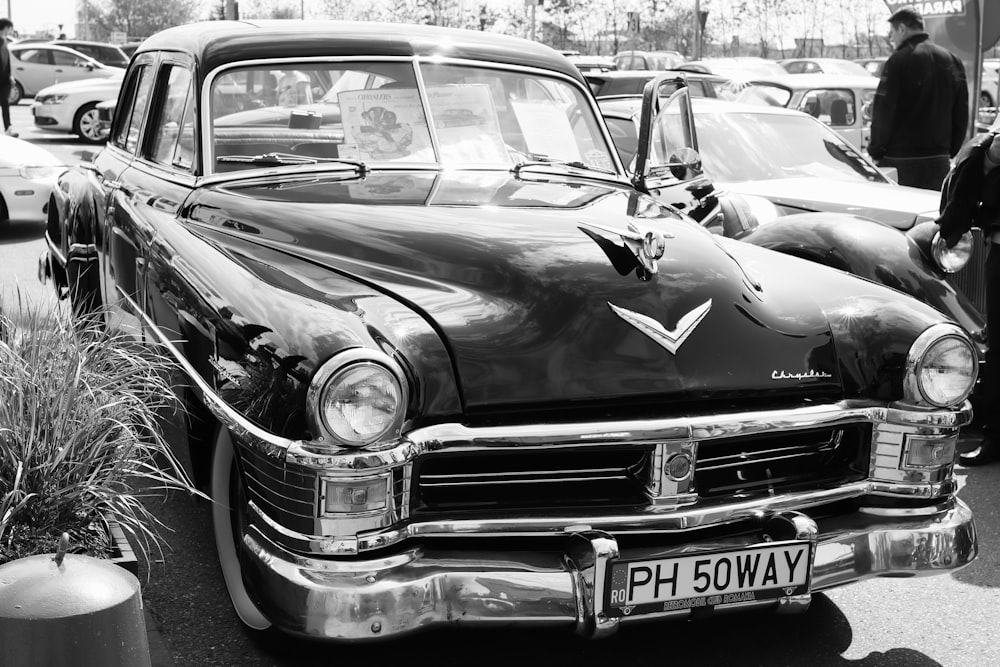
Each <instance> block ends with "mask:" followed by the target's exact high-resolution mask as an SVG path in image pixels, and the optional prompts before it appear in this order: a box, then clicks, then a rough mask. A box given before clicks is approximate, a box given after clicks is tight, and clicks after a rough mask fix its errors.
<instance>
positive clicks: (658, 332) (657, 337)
mask: <svg viewBox="0 0 1000 667" xmlns="http://www.w3.org/2000/svg"><path fill="white" fill-rule="evenodd" d="M608 306H610V307H611V310H613V311H614V313H615V315H617V316H618V317H620V318H622V319H623V320H625V321H626V322H628V323H629V324H631V325H632V326H634V327H635V328H636V329H638V330H639V331H641V332H642V333H644V334H645V335H647V336H649V337H650V338H652V339H653V341H655V342H656V343H657V344H659V345H661V346H662V347H664V348H665V349H666V350H667V351H668V352H670V353H671V354H677V348H679V347H680V346H681V345H682V344H683V343H684V341H686V340H687V338H688V336H690V335H691V333H692V332H693V331H694V329H695V327H697V326H698V324H699V323H700V322H701V321H702V320H703V319H705V316H706V315H708V311H709V310H711V309H712V300H711V299H709V300H708V301H706V302H705V303H703V304H701V305H700V306H698V307H697V308H695V309H694V310H692V311H691V312H690V313H688V314H687V315H685V316H683V317H682V318H681V319H680V320H678V321H677V326H676V327H674V328H673V329H672V330H671V329H667V328H666V327H665V326H663V325H662V324H660V323H659V322H657V321H656V320H654V319H653V318H652V317H647V316H645V315H640V314H639V313H636V312H634V311H631V310H626V309H625V308H619V307H618V306H616V305H615V304H613V303H611V302H610V301H609V302H608Z"/></svg>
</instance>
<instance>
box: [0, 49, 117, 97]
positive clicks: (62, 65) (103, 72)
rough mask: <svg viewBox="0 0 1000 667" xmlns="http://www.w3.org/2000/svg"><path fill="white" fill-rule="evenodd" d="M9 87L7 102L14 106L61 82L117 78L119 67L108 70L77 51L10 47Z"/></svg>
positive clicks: (108, 68) (105, 66)
mask: <svg viewBox="0 0 1000 667" xmlns="http://www.w3.org/2000/svg"><path fill="white" fill-rule="evenodd" d="M10 54H11V63H10V65H11V67H10V69H11V74H12V75H13V77H14V85H13V86H11V91H10V97H9V101H10V103H11V104H16V103H17V101H18V100H20V99H21V98H22V97H34V96H35V94H36V93H37V92H38V91H40V90H41V89H42V88H45V87H47V86H51V85H52V84H54V83H62V82H63V81H77V80H79V79H97V78H101V77H108V76H116V75H117V76H121V75H122V74H124V71H125V70H123V69H122V68H120V67H108V66H107V65H104V64H102V63H99V62H98V61H96V60H94V59H93V58H91V57H90V56H86V55H84V54H82V53H80V52H79V51H74V50H73V49H70V48H67V47H65V46H59V45H58V44H48V43H44V42H43V43H37V42H32V43H28V44H14V45H13V46H11V47H10Z"/></svg>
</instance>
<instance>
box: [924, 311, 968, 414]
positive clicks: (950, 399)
mask: <svg viewBox="0 0 1000 667" xmlns="http://www.w3.org/2000/svg"><path fill="white" fill-rule="evenodd" d="M978 367H979V364H978V359H977V357H976V350H975V348H974V347H973V346H972V342H971V341H970V340H969V339H968V337H967V336H966V335H965V334H964V333H963V332H962V331H961V329H959V328H958V327H956V326H955V325H952V324H936V325H934V326H932V327H930V328H928V329H927V330H926V331H924V333H922V334H921V335H920V336H918V337H917V340H916V341H914V343H913V345H912V346H911V347H910V354H909V356H908V359H907V387H908V390H909V391H908V393H909V394H910V396H909V397H908V398H909V399H910V400H911V401H915V402H917V403H925V404H929V405H932V406H935V407H939V408H943V407H948V406H952V405H957V404H959V403H961V402H962V401H964V400H965V399H966V398H967V397H968V396H969V394H970V393H972V389H973V387H974V386H975V384H976V377H977V374H978V372H979V368H978Z"/></svg>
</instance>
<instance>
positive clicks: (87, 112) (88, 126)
mask: <svg viewBox="0 0 1000 667" xmlns="http://www.w3.org/2000/svg"><path fill="white" fill-rule="evenodd" d="M73 132H74V133H76V135H77V136H78V137H80V138H81V139H82V140H84V141H85V142H87V143H88V144H98V143H101V141H103V140H104V132H103V131H102V130H101V123H100V114H99V113H98V111H97V105H96V104H95V103H93V102H91V103H89V104H84V105H83V106H82V107H80V110H79V111H77V112H76V118H75V119H74V120H73Z"/></svg>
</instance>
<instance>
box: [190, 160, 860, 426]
mask: <svg viewBox="0 0 1000 667" xmlns="http://www.w3.org/2000/svg"><path fill="white" fill-rule="evenodd" d="M186 210H187V215H188V216H189V217H190V218H191V219H192V220H193V221H195V222H196V223H199V225H198V226H199V228H200V229H202V230H203V232H204V233H205V234H207V235H208V236H209V237H211V238H212V240H213V242H215V243H218V244H220V245H221V246H223V247H225V246H226V245H227V241H226V239H227V238H230V239H232V244H231V245H232V254H233V256H234V257H236V256H237V255H243V256H245V255H246V252H247V251H246V248H247V247H248V242H249V243H250V244H253V245H257V246H262V247H264V248H267V249H271V250H274V249H276V250H280V252H281V254H280V255H278V256H280V257H284V258H286V259H283V260H281V261H280V262H275V260H274V259H273V257H274V256H275V255H274V254H273V253H271V252H267V253H263V252H262V253H261V254H260V256H261V257H263V256H265V255H266V256H267V257H270V258H272V259H268V260H267V263H268V267H267V269H266V270H262V269H261V268H260V264H261V260H260V259H259V258H254V259H253V260H252V261H245V264H246V265H247V267H248V268H249V269H250V270H252V271H254V272H255V273H256V274H257V275H258V276H260V277H261V278H263V279H265V280H268V281H269V282H271V283H272V284H275V285H280V287H281V288H282V289H295V285H296V284H297V283H298V282H299V280H298V279H297V278H296V276H302V275H305V273H306V272H308V274H309V275H310V276H314V275H315V272H316V268H317V267H324V268H325V269H328V270H330V271H333V272H335V273H336V274H337V275H340V276H351V277H353V278H354V279H355V280H358V281H361V282H363V283H364V284H367V285H369V286H372V287H374V288H376V289H379V290H382V291H383V292H385V293H387V294H389V295H391V296H393V297H394V298H395V299H397V300H398V301H400V302H401V303H404V304H406V305H407V306H408V307H409V308H411V309H413V310H414V311H415V312H417V313H419V314H420V315H421V316H422V317H423V318H424V319H425V320H426V321H428V322H429V323H430V325H431V326H432V327H433V328H434V329H435V330H436V331H437V332H438V334H439V336H440V337H441V339H442V341H443V342H444V344H445V346H446V347H447V349H448V350H449V353H450V355H451V360H452V365H453V368H454V372H455V376H456V377H457V378H458V383H459V385H460V386H459V390H460V393H461V396H462V399H463V402H464V404H465V406H466V408H467V409H470V410H475V409H477V408H478V409H486V408H490V409H499V406H503V405H507V406H515V405H516V406H522V407H523V406H538V405H543V404H551V403H552V402H560V403H563V404H564V405H565V404H566V402H577V403H578V404H579V403H580V402H583V403H586V402H588V401H590V402H604V403H606V402H608V401H615V400H617V401H623V402H629V403H630V405H632V406H633V407H635V406H638V405H641V404H649V403H651V402H652V403H656V404H659V405H660V406H661V407H662V402H663V401H664V400H671V401H704V400H707V399H730V400H736V399H740V400H744V401H746V400H759V401H765V400H772V401H773V400H777V399H779V398H780V397H782V396H793V397H795V400H801V399H802V398H803V397H814V398H820V397H823V398H836V397H840V396H842V394H843V386H842V378H841V366H840V365H839V363H838V355H837V348H836V346H835V345H834V342H833V335H832V333H831V325H830V323H829V322H828V320H827V314H826V312H825V310H824V308H825V306H824V305H822V304H820V303H818V302H817V300H816V297H815V296H813V295H822V294H825V293H827V292H825V291H824V290H823V289H822V279H823V276H831V277H834V278H835V279H837V280H840V281H843V280H845V279H848V280H851V281H854V282H856V283H857V284H858V285H860V286H862V288H861V291H863V290H864V289H867V288H864V285H865V283H862V282H861V281H857V280H856V279H853V278H850V277H847V278H845V277H844V275H843V274H840V272H835V271H832V270H829V269H825V268H824V267H818V266H816V265H813V264H809V263H806V262H800V261H799V260H795V259H794V258H786V257H783V256H781V255H778V254H777V253H770V252H769V251H760V252H765V253H767V254H768V257H769V258H770V257H771V256H772V255H773V258H772V259H773V260H774V261H773V262H770V263H769V262H763V263H761V262H759V261H758V262H757V264H758V267H760V266H764V267H767V266H769V265H770V266H771V267H772V268H774V270H776V271H777V272H778V274H779V275H776V276H775V278H773V279H772V278H770V277H761V276H759V275H750V274H749V273H748V272H747V271H746V270H745V267H744V266H743V265H742V264H741V262H739V261H738V260H737V259H736V254H737V253H738V252H740V250H739V247H740V246H744V247H748V246H745V244H739V243H734V242H730V241H728V240H725V239H720V238H719V237H717V236H713V235H711V234H709V233H707V232H706V231H705V230H703V229H702V228H701V227H700V226H698V225H696V224H694V223H692V222H691V221H689V220H688V219H686V218H683V217H681V216H679V215H678V214H676V213H674V212H672V211H670V210H668V209H665V208H660V207H659V206H657V205H656V204H655V203H654V202H653V201H652V200H651V199H649V198H648V197H646V196H644V195H640V194H638V193H636V192H635V191H633V190H631V189H628V188H626V187H624V186H621V185H616V184H602V183H600V182H595V181H569V180H568V181H566V182H553V181H552V180H548V181H543V180H519V179H517V178H515V177H514V176H512V175H511V174H509V173H502V174H500V175H475V174H469V173H465V174H461V173H459V174H451V175H448V174H440V175H437V174H430V173H410V174H406V173H400V172H394V173H389V174H381V173H377V172H376V173H372V174H369V175H368V176H367V177H366V178H365V179H363V180H356V179H352V180H349V181H346V182H345V181H342V180H341V181H338V180H337V179H336V178H327V177H309V178H303V179H301V180H299V181H290V180H289V178H288V177H287V176H286V177H284V178H283V179H282V180H281V181H278V180H268V179H258V180H245V181H240V182H231V183H227V184H217V185H213V186H211V187H207V188H203V189H202V190H201V191H199V192H198V193H196V194H195V196H194V197H193V198H192V199H191V200H190V201H189V202H188V205H187V206H186ZM630 224H632V225H634V227H635V228H637V229H638V230H639V231H640V232H642V233H645V232H647V231H648V232H656V233H658V234H660V235H662V237H663V238H664V254H663V257H662V258H661V259H660V260H659V261H658V262H656V265H657V269H658V270H657V272H656V273H655V274H651V273H648V272H644V271H643V270H642V269H641V268H639V266H638V263H637V260H636V258H635V255H634V254H633V253H632V252H631V251H629V250H628V249H626V248H625V245H624V243H623V240H622V237H621V236H620V234H626V235H628V234H629V230H628V227H629V225H630ZM249 247H252V246H249ZM734 248H736V250H735V251H734ZM789 260H792V261H793V262H798V263H797V264H795V265H794V266H793V270H794V269H795V268H796V267H805V268H806V270H807V271H810V272H811V274H810V276H809V278H808V279H809V280H811V281H813V282H812V283H811V284H813V285H817V281H818V286H817V288H816V289H815V291H813V292H811V293H810V292H806V291H805V290H789V289H788V287H787V285H788V284H789V280H790V278H791V276H789V275H788V274H787V273H785V270H784V269H782V268H780V266H781V263H782V262H786V263H787V262H788V261H789ZM817 269H819V271H818V272H817ZM278 276H280V278H279V277H278ZM792 282H794V280H792ZM755 284H757V285H758V286H759V287H755V286H754V285H755ZM772 284H773V285H775V286H776V287H777V288H778V289H777V290H774V291H773V290H772V289H771V285H772ZM844 292H845V290H843V289H842V288H840V287H837V288H836V289H835V291H834V293H835V294H843V293H844ZM313 296H315V294H313ZM380 337H381V338H386V339H389V340H392V336H391V335H386V336H380ZM399 344H400V345H401V346H405V341H403V342H401V343H399ZM671 348H672V349H671ZM407 353H408V354H419V351H414V350H410V351H408V352H407ZM852 354H853V353H852ZM854 356H858V355H854ZM856 380H857V378H855V380H852V381H851V384H852V385H855V386H860V384H863V382H861V383H860V384H859V381H856Z"/></svg>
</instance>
